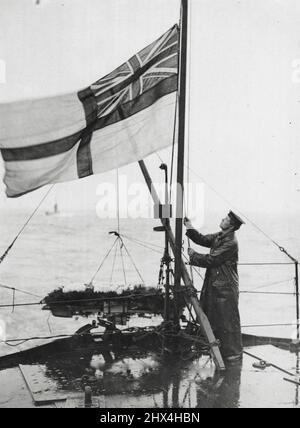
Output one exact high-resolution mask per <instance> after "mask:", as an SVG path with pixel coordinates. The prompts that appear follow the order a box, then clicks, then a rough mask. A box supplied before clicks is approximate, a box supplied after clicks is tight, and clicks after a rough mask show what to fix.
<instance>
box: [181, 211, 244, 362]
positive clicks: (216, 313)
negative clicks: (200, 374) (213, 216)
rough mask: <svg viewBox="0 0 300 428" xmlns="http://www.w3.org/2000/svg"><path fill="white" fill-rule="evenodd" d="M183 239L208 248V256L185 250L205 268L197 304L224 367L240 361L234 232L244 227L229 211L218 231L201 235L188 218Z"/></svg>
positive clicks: (237, 280) (235, 241)
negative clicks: (219, 350) (210, 330)
mask: <svg viewBox="0 0 300 428" xmlns="http://www.w3.org/2000/svg"><path fill="white" fill-rule="evenodd" d="M184 224H185V226H186V228H187V233H186V234H187V237H188V238H189V239H191V240H192V241H193V242H194V243H195V244H198V245H201V246H202V247H206V248H210V253H209V254H199V253H197V252H196V251H194V250H193V249H191V248H189V256H190V263H191V265H193V266H199V267H202V268H207V271H206V276H205V280H204V285H203V289H202V294H201V305H202V308H203V310H204V312H205V313H206V315H207V317H208V319H209V321H210V324H211V326H212V329H213V331H214V333H215V336H216V338H217V339H218V340H219V341H220V345H221V348H220V349H221V353H222V356H223V358H224V360H225V362H226V363H227V364H230V363H235V362H236V361H240V360H241V359H242V356H243V347H242V334H241V323H240V314H239V308H238V304H239V276H238V269H237V263H238V253H239V248H238V241H237V238H236V234H235V232H236V231H237V230H239V229H240V227H241V226H242V225H243V224H245V223H244V222H243V220H242V219H241V218H240V217H239V216H237V215H236V214H235V213H233V212H232V211H230V212H229V214H228V216H227V217H225V218H224V219H223V220H222V222H221V225H220V228H221V232H219V233H216V234H212V235H202V234H201V233H199V232H198V231H197V230H196V229H195V228H194V227H193V225H192V223H191V221H190V220H189V219H187V218H186V219H185V220H184Z"/></svg>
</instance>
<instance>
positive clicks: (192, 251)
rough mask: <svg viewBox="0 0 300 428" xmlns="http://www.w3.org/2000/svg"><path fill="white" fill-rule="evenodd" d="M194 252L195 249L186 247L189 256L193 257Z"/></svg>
mask: <svg viewBox="0 0 300 428" xmlns="http://www.w3.org/2000/svg"><path fill="white" fill-rule="evenodd" d="M195 253H196V251H195V250H193V249H192V248H189V249H188V255H189V257H190V258H191V257H193V255H194V254H195Z"/></svg>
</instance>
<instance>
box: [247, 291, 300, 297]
mask: <svg viewBox="0 0 300 428" xmlns="http://www.w3.org/2000/svg"><path fill="white" fill-rule="evenodd" d="M240 294H265V295H268V294H270V295H275V296H295V293H280V292H275V291H240Z"/></svg>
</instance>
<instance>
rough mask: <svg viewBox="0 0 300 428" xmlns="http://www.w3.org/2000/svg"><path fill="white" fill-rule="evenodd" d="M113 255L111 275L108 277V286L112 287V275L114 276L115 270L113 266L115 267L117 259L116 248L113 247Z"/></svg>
mask: <svg viewBox="0 0 300 428" xmlns="http://www.w3.org/2000/svg"><path fill="white" fill-rule="evenodd" d="M115 247H116V248H115V254H114V260H113V265H112V270H111V275H110V281H109V284H110V286H112V285H113V284H112V280H113V274H114V270H115V265H116V258H117V251H118V247H117V246H115Z"/></svg>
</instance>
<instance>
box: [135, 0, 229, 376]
mask: <svg viewBox="0 0 300 428" xmlns="http://www.w3.org/2000/svg"><path fill="white" fill-rule="evenodd" d="M180 35H181V49H180V50H181V54H180V71H179V75H180V76H179V133H178V161H177V205H176V237H174V235H173V232H172V230H171V227H170V222H169V221H168V220H167V219H164V218H161V222H162V224H163V226H164V227H165V230H166V231H167V236H168V239H169V243H170V246H171V248H172V251H173V253H174V256H175V289H176V287H180V285H181V279H182V280H183V282H184V284H185V286H186V293H185V299H186V301H187V302H188V303H189V304H191V305H192V306H193V308H194V311H195V314H196V317H197V322H198V324H199V325H200V327H201V329H202V332H203V334H204V336H205V337H206V339H207V341H208V343H209V345H210V347H211V351H212V356H213V358H214V362H215V364H216V367H217V369H218V370H225V365H224V362H223V359H222V355H221V353H220V349H219V346H218V343H217V341H216V339H215V336H214V333H213V330H212V328H211V326H210V323H209V321H208V319H207V316H206V315H205V313H204V312H203V310H202V308H201V306H200V303H199V300H198V297H197V292H196V290H195V288H194V285H193V282H192V281H191V278H190V276H189V273H188V271H187V269H186V266H185V263H184V261H183V260H182V237H183V233H182V230H183V197H184V193H183V183H184V149H185V116H186V114H185V113H186V88H187V44H188V37H187V36H188V0H181V32H180ZM139 165H140V168H141V171H142V173H143V176H144V178H145V181H146V184H147V186H148V189H149V192H150V193H151V195H152V198H153V200H154V203H155V204H156V205H161V202H160V200H159V197H158V194H157V192H156V190H155V188H154V185H153V182H152V180H151V177H150V175H149V172H148V170H147V167H146V165H145V162H144V161H140V162H139ZM174 299H176V291H175V292H174Z"/></svg>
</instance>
